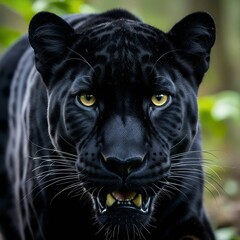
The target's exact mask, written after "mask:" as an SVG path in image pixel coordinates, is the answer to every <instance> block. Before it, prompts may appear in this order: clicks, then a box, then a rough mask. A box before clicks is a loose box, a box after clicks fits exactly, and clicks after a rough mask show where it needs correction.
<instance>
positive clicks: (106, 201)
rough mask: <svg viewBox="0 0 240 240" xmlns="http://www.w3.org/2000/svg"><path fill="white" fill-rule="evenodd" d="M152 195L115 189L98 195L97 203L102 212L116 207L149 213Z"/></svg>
mask: <svg viewBox="0 0 240 240" xmlns="http://www.w3.org/2000/svg"><path fill="white" fill-rule="evenodd" d="M150 202H151V197H145V196H143V195H142V194H141V193H137V192H132V191H114V192H111V193H108V194H107V195H105V196H101V197H96V203H97V206H98V211H99V213H100V214H104V213H106V212H107V211H109V210H113V209H116V208H129V209H133V210H138V211H140V212H142V213H148V211H149V206H150Z"/></svg>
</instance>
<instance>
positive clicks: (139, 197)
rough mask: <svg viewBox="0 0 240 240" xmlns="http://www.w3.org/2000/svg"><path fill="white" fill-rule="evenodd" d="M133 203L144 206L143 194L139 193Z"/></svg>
mask: <svg viewBox="0 0 240 240" xmlns="http://www.w3.org/2000/svg"><path fill="white" fill-rule="evenodd" d="M133 203H134V204H135V205H136V206H137V207H139V208H140V207H141V206H142V195H141V194H138V195H137V196H136V197H135V198H134V199H133Z"/></svg>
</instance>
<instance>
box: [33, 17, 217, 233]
mask: <svg viewBox="0 0 240 240" xmlns="http://www.w3.org/2000/svg"><path fill="white" fill-rule="evenodd" d="M46 16H47V18H48V22H47V21H46V20H45V19H46ZM46 16H41V14H40V15H38V16H37V17H35V19H34V20H33V22H32V25H31V26H30V42H31V44H32V46H33V48H34V50H35V53H36V66H37V68H38V70H39V72H40V73H41V75H42V78H43V80H44V82H45V84H46V86H47V88H48V92H49V107H48V121H49V133H50V136H51V139H52V142H53V145H54V146H55V147H56V148H57V149H59V150H61V151H64V152H70V151H71V152H70V153H71V154H73V155H74V156H76V159H75V161H74V166H75V170H76V174H77V176H78V181H79V188H81V190H82V191H83V192H84V194H85V193H87V194H88V195H89V196H90V197H91V199H92V202H93V206H94V211H95V215H96V216H97V219H98V221H99V222H100V223H101V224H102V225H103V226H105V227H106V228H109V227H112V226H118V229H119V230H118V231H121V229H122V230H124V232H126V229H129V230H134V229H135V228H141V227H142V226H146V225H147V224H148V223H149V221H150V220H151V218H152V215H153V212H154V209H155V205H156V202H157V199H159V197H160V196H161V195H168V194H170V193H171V192H174V191H175V190H176V189H177V188H178V181H177V180H176V179H175V178H176V175H174V174H175V171H176V169H177V166H178V164H179V162H178V160H177V157H178V154H182V153H185V152H187V151H188V149H189V148H190V146H191V144H192V142H193V139H194V137H195V135H196V132H197V128H198V114H197V101H196V94H197V88H198V85H199V83H200V81H201V78H202V76H203V74H204V72H205V71H206V69H207V65H208V55H209V50H210V47H211V46H212V44H213V40H211V41H212V42H210V40H209V42H206V41H205V39H204V38H209V39H210V37H211V36H210V33H211V31H213V29H211V28H210V27H209V26H208V24H210V23H205V22H209V21H210V20H209V19H210V17H209V16H208V15H204V14H203V15H202V17H204V18H208V20H204V18H203V20H202V21H200V20H199V19H198V18H199V17H197V15H196V16H194V15H192V16H190V17H188V18H186V19H185V20H183V21H182V23H181V22H180V23H178V25H176V26H175V27H174V28H173V29H172V31H170V32H169V33H168V34H164V33H163V32H161V31H159V30H157V29H155V28H152V27H150V26H148V25H145V24H143V23H141V22H139V21H136V20H130V19H118V20H112V21H110V20H108V22H104V21H103V22H102V23H100V24H96V25H92V26H90V27H89V28H86V29H83V30H82V31H80V30H79V32H78V33H76V32H75V31H74V30H73V29H72V28H71V27H70V26H69V25H67V24H66V23H65V22H64V21H63V20H60V18H57V17H56V16H55V15H50V14H49V15H46ZM45 21H46V22H45ZM49 21H50V22H51V24H49ZM186 24H188V26H189V29H188V30H187V29H186V27H185V26H186ZM60 26H64V27H60ZM201 28H202V35H200V30H201ZM203 28H204V29H203ZM46 29H48V31H46V32H47V33H46V32H44V30H46ZM180 30H181V31H182V32H181V31H180ZM51 31H52V33H51ZM188 33H189V34H190V33H193V34H194V33H195V37H192V36H189V34H188ZM196 33H197V34H198V36H197V37H196ZM51 34H52V35H51ZM47 40H48V41H47ZM51 44H54V46H50V45H51ZM40 48H41V51H40V50H39V49H40ZM191 51H192V52H191ZM194 51H195V52H194ZM56 119H57V120H58V121H57V122H56ZM66 142H68V143H69V142H70V143H71V146H74V149H72V148H71V149H69V145H68V144H66ZM178 176H179V175H178ZM175 180H176V181H175ZM174 181H175V184H174V183H173V182H174Z"/></svg>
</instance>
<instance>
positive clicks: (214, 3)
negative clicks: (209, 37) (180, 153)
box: [0, 0, 240, 240]
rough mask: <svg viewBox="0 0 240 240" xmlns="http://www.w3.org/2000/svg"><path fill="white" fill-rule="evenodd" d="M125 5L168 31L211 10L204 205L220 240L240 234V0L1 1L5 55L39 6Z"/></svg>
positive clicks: (202, 96)
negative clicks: (214, 32) (212, 34)
mask: <svg viewBox="0 0 240 240" xmlns="http://www.w3.org/2000/svg"><path fill="white" fill-rule="evenodd" d="M113 7H121V8H126V9H128V10H130V11H132V12H133V13H135V14H136V15H138V16H139V17H140V18H141V19H142V20H143V21H145V22H147V23H149V24H151V25H153V26H155V27H158V28H160V29H162V30H163V31H168V30H169V29H170V28H171V26H172V25H173V24H174V23H175V22H177V21H179V20H180V19H181V18H182V17H184V16H185V15H187V14H189V13H191V12H194V11H207V12H209V13H210V14H211V15H212V16H213V18H214V19H215V22H216V26H217V40H216V44H215V45H214V48H213V50H212V55H211V64H210V69H209V71H208V72H207V74H206V75H205V79H204V82H203V83H202V85H201V88H200V92H199V110H200V120H201V124H202V132H203V150H204V158H205V162H206V163H205V172H206V188H205V189H206V191H205V196H204V198H205V205H206V208H207V210H208V213H209V217H210V219H211V221H212V223H213V225H214V227H215V229H216V235H217V239H218V240H237V239H238V240H239V239H240V237H239V236H240V79H239V78H240V1H239V0H201V1H197V0H147V1H146V0H72V1H70V0H55V1H54V0H53V1H51V0H21V1H16V0H0V55H1V54H3V53H4V51H5V50H6V48H7V47H8V46H10V45H11V44H12V43H13V42H14V41H16V39H17V38H18V37H20V36H22V35H23V34H26V33H27V29H28V23H29V21H30V19H31V17H32V16H33V15H34V14H35V13H37V12H39V11H43V10H44V11H52V12H55V13H57V14H60V15H63V14H66V13H78V12H80V13H88V12H101V11H105V10H108V9H111V8H113Z"/></svg>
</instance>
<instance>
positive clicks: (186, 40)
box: [168, 12, 215, 72]
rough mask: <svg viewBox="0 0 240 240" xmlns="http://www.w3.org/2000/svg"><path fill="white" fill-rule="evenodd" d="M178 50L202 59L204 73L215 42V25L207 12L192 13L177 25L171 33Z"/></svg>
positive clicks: (170, 35)
mask: <svg viewBox="0 0 240 240" xmlns="http://www.w3.org/2000/svg"><path fill="white" fill-rule="evenodd" d="M168 37H170V39H171V41H172V42H173V44H174V46H175V48H176V49H179V50H180V51H182V50H183V51H184V52H185V53H187V54H190V55H192V56H196V57H200V60H201V65H202V66H203V68H204V69H203V70H204V72H205V71H207V69H208V65H209V55H210V51H211V48H212V46H213V45H214V42H215V23H214V20H213V18H212V17H211V16H210V15H209V14H208V13H206V12H196V13H192V14H190V15H188V16H186V17H185V18H183V19H182V20H181V21H179V22H178V23H176V24H175V25H174V26H173V28H172V29H171V30H170V31H169V33H168Z"/></svg>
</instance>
